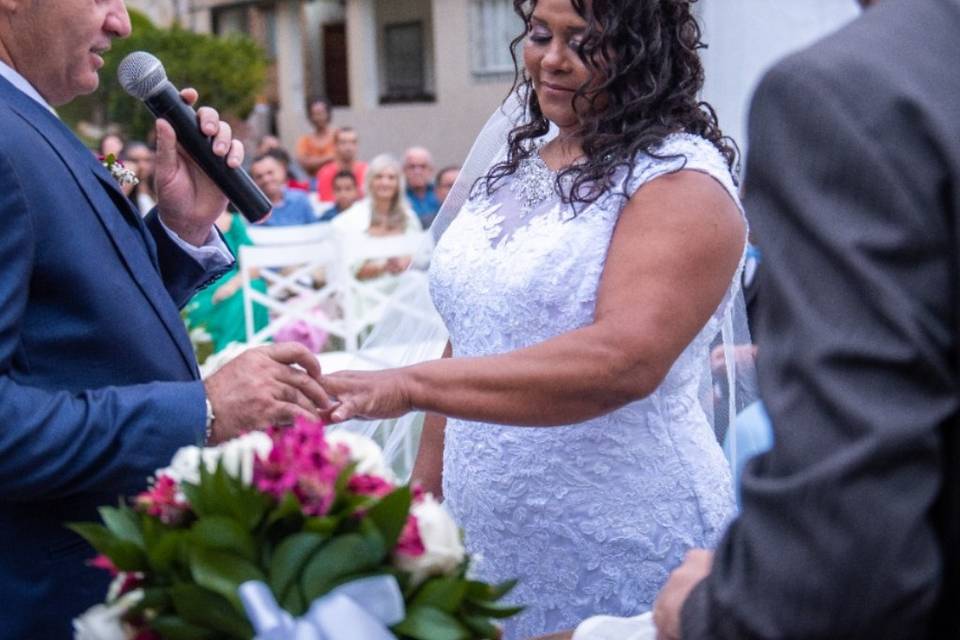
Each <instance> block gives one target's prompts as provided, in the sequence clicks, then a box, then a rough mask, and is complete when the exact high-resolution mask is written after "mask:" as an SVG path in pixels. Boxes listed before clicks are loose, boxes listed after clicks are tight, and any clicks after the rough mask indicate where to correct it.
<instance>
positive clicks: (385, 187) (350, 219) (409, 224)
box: [332, 154, 423, 315]
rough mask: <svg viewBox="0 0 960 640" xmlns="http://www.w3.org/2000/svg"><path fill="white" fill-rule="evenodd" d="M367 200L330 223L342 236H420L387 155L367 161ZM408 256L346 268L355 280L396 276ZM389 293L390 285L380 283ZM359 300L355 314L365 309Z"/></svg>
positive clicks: (407, 263)
mask: <svg viewBox="0 0 960 640" xmlns="http://www.w3.org/2000/svg"><path fill="white" fill-rule="evenodd" d="M366 187H367V189H366V191H367V197H366V198H364V199H363V200H360V201H359V202H357V203H356V204H355V205H353V206H352V207H350V209H348V210H347V211H345V212H344V213H343V214H342V215H340V216H338V217H337V218H335V219H334V221H333V223H332V224H334V225H335V226H336V227H337V228H338V229H339V230H340V231H341V232H344V233H354V234H357V233H363V234H365V235H367V236H373V237H385V236H396V235H404V234H411V235H414V234H420V233H422V231H423V228H422V227H421V226H420V220H419V219H418V218H417V215H416V214H415V213H414V212H413V211H412V210H411V209H410V206H409V204H408V203H407V201H406V199H405V198H404V197H403V191H404V184H403V173H402V171H401V168H400V164H399V163H398V162H397V161H396V160H395V159H394V158H393V157H392V156H389V155H386V154H384V155H379V156H377V157H376V158H374V159H373V160H372V161H370V167H369V169H368V170H367V185H366ZM411 260H412V256H409V255H406V256H394V257H390V258H378V259H374V260H363V261H361V262H358V263H356V264H353V265H351V266H350V268H351V270H352V271H353V273H354V275H355V276H356V277H357V279H358V280H372V279H375V278H380V277H381V276H384V275H387V274H399V273H401V272H403V271H404V270H406V269H407V267H409V266H410V262H411ZM383 286H384V287H386V289H382V290H384V291H385V292H386V291H389V290H390V288H391V287H392V284H391V283H390V282H388V281H385V282H384V283H383ZM365 304H366V303H364V302H363V301H359V303H358V306H357V311H358V314H360V315H362V313H363V311H364V310H365Z"/></svg>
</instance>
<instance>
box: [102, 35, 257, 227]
mask: <svg viewBox="0 0 960 640" xmlns="http://www.w3.org/2000/svg"><path fill="white" fill-rule="evenodd" d="M117 76H118V77H119V79H120V85H121V86H122V87H123V89H124V91H126V92H127V93H129V94H130V95H131V96H133V97H134V98H136V99H137V100H142V101H143V103H144V104H146V105H147V108H148V109H150V111H151V112H152V113H153V115H155V116H156V117H157V118H163V119H164V120H166V121H167V122H169V123H170V124H171V125H172V126H173V130H174V131H176V132H177V142H179V143H180V146H182V147H183V148H184V149H185V150H186V152H187V153H188V154H189V155H190V157H191V158H193V160H194V162H196V163H197V165H198V166H199V167H200V168H201V169H202V170H203V172H204V173H205V174H207V176H209V177H210V179H211V180H213V182H214V184H216V185H217V187H219V188H220V190H221V191H222V192H223V194H224V195H225V196H227V198H228V199H229V200H230V202H232V203H233V205H234V206H235V207H236V208H237V210H238V211H240V213H242V214H243V216H244V217H245V218H246V219H247V220H249V221H250V222H257V221H258V220H261V219H263V218H264V216H266V215H267V214H268V213H269V212H270V209H271V208H272V207H273V205H272V204H271V203H270V200H269V199H268V198H267V196H265V195H264V194H263V191H261V190H260V188H259V187H258V186H257V185H256V184H255V183H254V182H253V180H252V179H251V178H250V175H249V174H248V173H247V172H246V171H244V170H243V169H242V168H240V167H238V168H236V169H234V168H232V167H229V166H227V159H226V158H225V157H224V158H221V157H219V156H217V155H215V154H214V153H213V144H212V138H210V137H207V136H205V135H203V133H202V132H201V131H200V125H199V123H198V122H197V112H196V111H194V110H193V108H192V107H191V106H190V105H188V104H187V103H186V102H184V101H183V98H181V97H180V92H179V91H177V88H176V87H174V86H173V84H171V82H170V81H169V80H167V73H166V71H164V69H163V65H162V64H161V63H160V61H159V60H158V59H157V58H156V56H153V55H151V54H149V53H147V52H146V51H134V52H133V53H131V54H129V55H128V56H127V57H125V58H124V59H123V61H122V62H120V67H119V68H118V69H117Z"/></svg>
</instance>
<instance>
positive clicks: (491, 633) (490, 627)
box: [458, 615, 501, 640]
mask: <svg viewBox="0 0 960 640" xmlns="http://www.w3.org/2000/svg"><path fill="white" fill-rule="evenodd" d="M458 619H459V620H460V622H462V623H463V624H465V625H467V628H468V629H470V631H471V632H472V637H474V638H484V639H485V640H497V639H498V638H500V635H501V634H500V629H498V628H497V625H495V624H493V623H492V622H490V620H488V619H487V618H485V617H484V616H469V615H460V616H458Z"/></svg>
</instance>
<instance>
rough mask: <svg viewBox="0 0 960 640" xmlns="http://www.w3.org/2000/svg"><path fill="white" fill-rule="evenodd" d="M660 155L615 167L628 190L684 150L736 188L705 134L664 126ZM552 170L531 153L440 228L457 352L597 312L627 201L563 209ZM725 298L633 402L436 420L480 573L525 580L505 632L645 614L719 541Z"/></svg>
mask: <svg viewBox="0 0 960 640" xmlns="http://www.w3.org/2000/svg"><path fill="white" fill-rule="evenodd" d="M659 154H660V155H664V154H682V155H683V156H684V159H673V160H656V159H653V158H649V157H648V158H645V159H644V160H643V161H642V162H640V163H638V164H637V166H635V167H634V169H633V171H632V172H631V175H629V176H624V180H625V183H624V184H625V186H626V189H627V193H629V194H632V193H633V192H635V191H636V190H637V189H638V188H639V187H640V186H641V185H643V184H644V183H645V182H647V181H648V180H650V179H652V178H654V177H656V176H658V175H662V174H663V173H665V172H667V171H670V170H672V169H675V168H677V167H678V166H679V165H680V164H682V163H684V162H685V163H686V168H687V169H694V170H698V171H702V172H705V173H707V174H709V175H711V176H713V177H714V178H715V179H716V180H718V181H719V182H720V183H721V184H722V185H723V186H724V187H726V188H727V190H728V191H729V193H730V195H731V197H733V198H734V199H736V197H737V195H736V189H735V186H734V184H733V181H732V179H731V177H730V173H729V171H728V169H727V166H726V164H725V162H724V160H723V158H722V156H721V155H720V154H719V152H718V151H717V150H716V149H715V148H714V147H713V146H712V145H711V144H710V143H709V142H707V141H705V140H703V139H701V138H698V137H695V136H690V135H685V134H683V135H674V136H671V137H670V138H668V139H667V140H666V141H665V143H664V145H663V147H662V148H661V149H660V150H659ZM554 179H555V178H554V174H553V173H552V172H551V171H550V170H549V169H548V168H547V166H546V165H545V164H544V163H543V161H542V160H541V159H540V156H539V155H538V154H534V157H533V158H531V159H530V160H528V161H526V162H524V163H523V164H522V166H521V167H520V169H519V170H518V171H517V172H516V174H514V175H513V176H512V177H511V178H508V179H507V180H506V181H505V182H504V183H502V186H501V187H500V188H499V189H498V190H497V191H496V192H495V193H494V194H493V196H492V197H486V196H485V195H483V196H474V197H471V199H470V200H469V201H468V202H467V203H466V205H465V206H464V207H463V209H462V210H461V211H460V213H459V214H458V215H457V217H456V218H455V219H454V220H453V222H452V224H451V225H450V227H449V229H447V231H446V232H445V233H444V235H443V236H442V238H441V239H440V241H439V243H438V245H437V247H436V249H435V251H434V255H433V260H432V263H431V267H430V287H431V294H432V296H433V300H434V304H435V305H436V308H437V310H438V311H439V312H440V315H441V316H442V317H443V319H444V321H445V322H446V325H447V328H448V330H449V332H450V337H451V342H452V345H453V350H454V351H453V353H454V355H455V356H484V355H491V354H498V353H503V352H507V351H511V350H514V349H519V348H522V347H526V346H529V345H532V344H535V343H538V342H542V341H544V340H547V339H549V338H552V337H554V336H557V335H559V334H562V333H565V332H568V331H571V330H574V329H577V328H579V327H583V326H585V325H588V324H590V323H591V322H592V320H593V317H594V310H595V306H596V299H597V287H598V283H599V281H600V276H601V272H602V271H603V267H604V262H605V260H606V256H607V249H608V246H609V243H610V238H611V235H612V233H613V229H614V226H615V224H616V222H617V218H618V216H619V214H620V211H621V208H622V204H623V200H622V198H619V197H616V196H613V195H608V196H605V197H602V198H601V199H600V200H598V201H597V202H596V203H594V204H593V205H591V206H589V207H587V208H585V209H582V210H580V211H579V212H578V213H577V214H576V215H575V216H574V215H573V212H572V210H571V208H570V207H569V206H567V205H564V204H562V202H561V201H560V198H559V196H558V194H557V193H556V189H555V186H554V185H555V182H554ZM651 214H652V212H651ZM737 277H739V272H738V275H737ZM735 279H736V278H735ZM731 287H732V285H731ZM732 290H733V289H732V288H731V291H732ZM730 297H731V294H730V293H728V295H727V297H726V299H725V300H724V302H723V304H722V305H721V309H718V311H717V313H716V314H715V315H714V317H713V319H711V321H710V322H709V323H708V325H707V326H705V327H704V328H703V330H702V331H701V332H700V334H699V335H698V336H697V338H696V339H694V340H693V342H691V343H690V345H688V346H687V348H686V349H685V350H684V352H683V353H682V354H681V356H680V357H679V358H678V359H677V361H676V363H675V364H674V365H673V367H672V369H671V370H670V372H669V374H668V375H667V377H666V379H665V380H664V381H663V383H662V384H661V385H660V387H659V388H658V389H657V390H656V391H655V392H654V393H653V394H652V395H650V396H649V397H647V398H645V399H643V400H641V401H639V402H635V403H633V404H630V405H628V406H626V407H624V408H622V409H620V410H618V411H615V412H613V413H610V414H607V415H605V416H602V417H600V418H596V419H593V420H590V421H587V422H584V423H580V424H576V425H573V426H565V427H551V428H529V427H513V426H501V425H494V424H478V423H473V422H467V421H463V420H453V419H451V420H449V421H448V422H447V427H446V443H445V450H444V462H443V492H444V497H445V500H446V505H447V507H448V508H449V509H450V511H451V512H452V514H453V516H454V518H455V519H456V520H457V522H458V523H459V525H460V526H461V527H462V528H463V529H464V533H465V538H466V545H467V548H468V550H469V551H470V552H471V553H472V554H475V556H476V559H477V562H476V565H475V566H476V573H477V574H478V575H479V576H480V577H481V578H482V579H485V580H492V581H502V580H506V579H509V578H514V577H515V578H519V580H520V584H519V586H518V587H517V588H516V590H515V591H514V593H513V596H512V600H513V601H515V602H518V603H522V604H525V605H526V606H527V609H526V610H525V611H524V613H522V614H521V615H520V616H518V617H517V618H515V619H513V620H511V621H510V622H509V623H508V624H507V626H506V629H505V632H506V635H505V637H506V638H507V639H508V640H509V639H513V638H528V637H532V636H535V635H538V634H541V633H545V632H550V631H556V630H560V629H570V628H573V627H575V626H576V625H577V623H579V622H580V621H582V620H583V619H585V618H587V617H588V616H591V615H594V614H600V613H606V614H612V615H621V616H625V615H635V614H638V613H641V612H643V611H645V610H647V609H649V608H650V607H651V605H652V604H653V600H654V597H655V596H656V594H657V592H658V590H659V588H660V587H661V586H662V584H663V583H664V582H665V580H666V579H667V576H668V574H669V572H670V571H671V570H672V569H673V568H675V567H676V566H677V565H678V564H679V563H680V562H681V560H682V559H683V555H684V553H685V552H686V551H687V550H688V549H690V548H691V547H711V546H713V545H714V544H715V542H716V541H717V540H718V538H719V536H720V534H721V532H722V529H723V527H724V525H725V523H726V522H727V520H728V519H729V518H730V517H731V515H732V514H733V512H734V497H733V491H732V487H731V480H730V473H729V469H728V466H727V463H726V461H725V459H724V457H723V454H722V452H721V449H720V446H719V445H718V444H717V440H716V436H715V435H714V433H713V430H712V428H711V426H710V424H709V421H708V420H707V417H706V415H705V412H704V409H703V405H702V400H703V398H704V397H709V391H710V389H709V384H707V385H706V388H704V381H705V380H708V379H709V375H708V374H709V372H708V371H707V366H708V350H709V348H710V343H711V339H712V338H713V337H714V336H715V335H716V334H717V332H718V330H719V326H718V325H719V322H720V317H721V313H722V311H723V309H724V308H725V307H726V305H728V304H729V301H730ZM568 366H570V367H574V368H575V367H577V363H576V362H571V363H569V365H568Z"/></svg>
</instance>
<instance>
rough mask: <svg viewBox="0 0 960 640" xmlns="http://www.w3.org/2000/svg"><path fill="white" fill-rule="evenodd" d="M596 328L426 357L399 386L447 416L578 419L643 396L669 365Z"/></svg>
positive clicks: (550, 421)
mask: <svg viewBox="0 0 960 640" xmlns="http://www.w3.org/2000/svg"><path fill="white" fill-rule="evenodd" d="M603 333H604V332H603V331H601V330H598V329H597V328H596V325H593V326H591V327H586V328H584V329H580V330H578V331H574V332H571V333H568V334H564V335H563V336H559V337H557V338H554V339H552V340H548V341H546V342H543V343H541V344H538V345H535V346H532V347H528V348H525V349H520V350H517V351H513V352H510V353H507V354H503V355H497V356H487V357H477V358H451V359H444V360H435V361H431V362H426V363H423V364H420V365H416V366H413V367H409V368H407V369H405V370H403V376H404V385H405V387H406V392H407V394H408V396H409V399H410V402H411V404H412V405H413V406H414V408H416V409H417V410H422V411H430V412H435V413H439V414H443V415H446V416H450V417H455V418H462V419H466V420H475V421H479V422H493V423H500V424H511V425H525V426H560V425H565V424H573V423H577V422H582V421H584V420H587V419H590V418H594V417H596V416H599V415H602V414H604V413H608V412H610V411H612V410H614V409H617V408H619V407H621V406H623V405H625V404H627V403H629V402H632V401H634V400H637V399H639V398H642V397H644V396H646V395H648V394H650V393H651V392H652V391H653V390H654V389H655V388H656V387H657V385H658V384H659V383H660V381H661V380H662V378H663V376H664V375H665V374H666V371H667V370H668V369H669V364H667V365H666V366H663V365H662V364H658V363H657V362H655V361H653V360H652V359H651V361H645V360H644V359H643V358H640V357H637V356H636V355H631V354H636V353H637V351H636V348H635V345H624V344H623V343H622V341H618V340H616V339H614V337H613V336H608V335H607V336H605V335H603ZM630 347H634V348H633V349H631V348H630Z"/></svg>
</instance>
